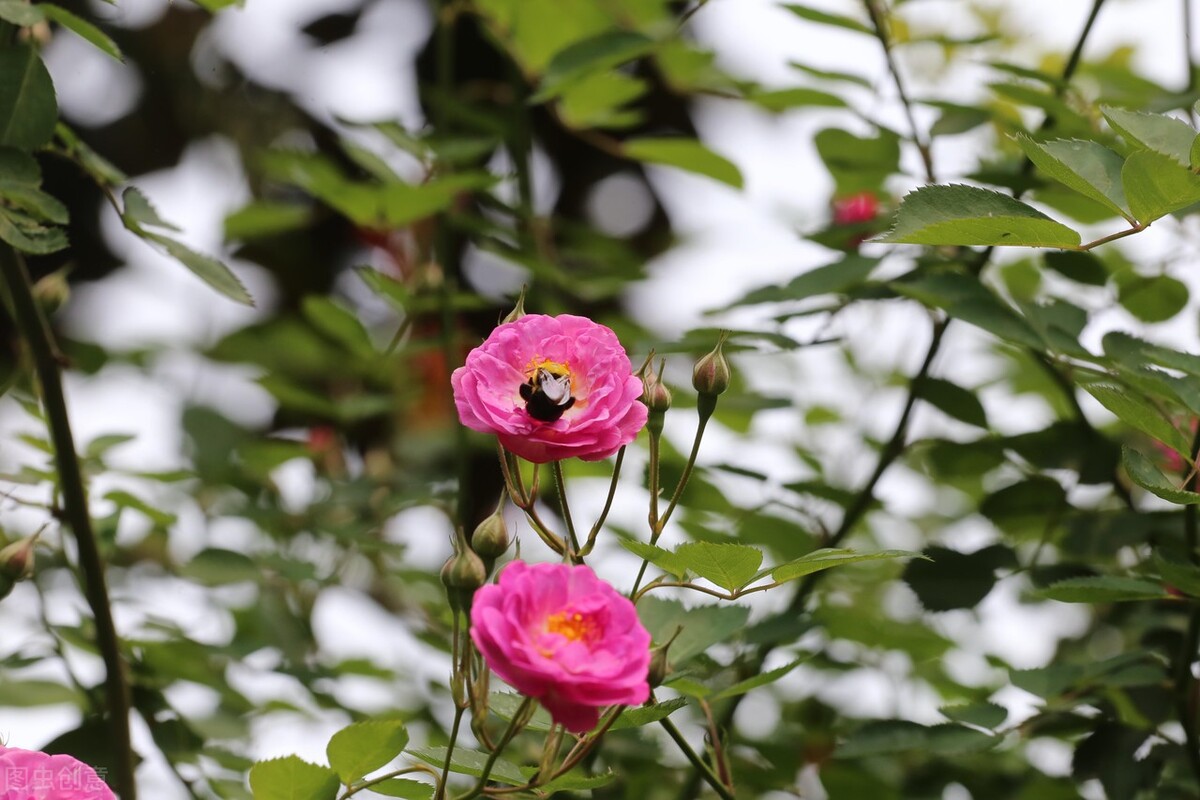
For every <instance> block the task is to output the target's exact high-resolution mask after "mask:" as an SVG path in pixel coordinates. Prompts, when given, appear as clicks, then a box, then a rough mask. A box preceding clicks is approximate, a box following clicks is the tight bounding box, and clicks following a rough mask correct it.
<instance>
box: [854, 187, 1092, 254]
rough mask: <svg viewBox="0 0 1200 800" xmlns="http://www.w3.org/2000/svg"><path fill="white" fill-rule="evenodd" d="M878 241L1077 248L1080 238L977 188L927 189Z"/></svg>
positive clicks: (911, 197)
mask: <svg viewBox="0 0 1200 800" xmlns="http://www.w3.org/2000/svg"><path fill="white" fill-rule="evenodd" d="M876 241H880V242H891V243H896V244H930V245H951V244H955V245H986V246H1021V247H1061V248H1067V249H1070V248H1073V247H1078V246H1079V243H1080V238H1079V234H1078V233H1076V232H1075V231H1073V230H1071V229H1070V228H1068V227H1067V226H1066V225H1063V224H1062V223H1060V222H1055V221H1054V220H1052V219H1050V218H1049V217H1047V216H1046V215H1045V214H1043V213H1042V212H1040V211H1038V210H1037V209H1035V208H1032V207H1031V206H1027V205H1025V204H1024V203H1022V202H1020V201H1019V200H1014V199H1012V198H1011V197H1009V196H1008V195H1006V194H1001V193H1000V192H993V191H990V190H988V189H978V188H975V187H974V186H962V185H950V186H925V187H923V188H921V189H917V190H916V191H915V192H912V193H910V194H908V195H906V196H905V198H904V200H903V202H902V203H901V204H900V209H899V210H898V211H897V212H896V218H895V224H894V226H893V227H892V229H891V230H890V231H888V232H887V233H885V234H884V235H883V236H881V237H879V238H878V239H877V240H876Z"/></svg>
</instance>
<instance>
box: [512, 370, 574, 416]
mask: <svg viewBox="0 0 1200 800" xmlns="http://www.w3.org/2000/svg"><path fill="white" fill-rule="evenodd" d="M521 399H523V400H524V401H525V410H526V411H527V412H529V416H531V417H533V418H534V419H536V420H538V421H540V422H554V421H555V420H557V419H559V418H560V417H561V416H562V415H563V412H565V411H566V410H567V409H568V408H570V407H571V406H573V405H575V398H574V397H572V396H571V376H570V375H568V374H567V373H565V372H564V373H559V372H556V371H554V370H551V369H547V368H546V367H539V368H538V370H537V372H535V373H534V375H533V377H532V378H530V379H529V382H528V383H523V384H521Z"/></svg>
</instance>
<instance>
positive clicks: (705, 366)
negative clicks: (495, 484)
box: [692, 333, 730, 397]
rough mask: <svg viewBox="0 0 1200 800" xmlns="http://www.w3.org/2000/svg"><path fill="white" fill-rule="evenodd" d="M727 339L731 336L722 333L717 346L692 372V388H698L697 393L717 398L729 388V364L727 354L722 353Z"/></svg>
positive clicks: (698, 362) (697, 363)
mask: <svg viewBox="0 0 1200 800" xmlns="http://www.w3.org/2000/svg"><path fill="white" fill-rule="evenodd" d="M727 338H729V334H728V333H722V334H721V338H720V339H718V340H717V346H716V347H714V348H713V349H712V352H711V353H709V354H708V355H706V356H704V358H702V359H700V360H699V361H697V362H696V368H695V369H693V370H692V386H694V387H696V391H697V392H699V393H700V394H702V395H705V394H706V395H712V396H714V397H715V396H716V395H719V394H721V393H722V392H724V391H725V390H726V389H728V388H729V379H730V372H729V362H728V361H727V360H726V359H725V353H724V352H722V348H723V347H724V346H725V340H726V339H727Z"/></svg>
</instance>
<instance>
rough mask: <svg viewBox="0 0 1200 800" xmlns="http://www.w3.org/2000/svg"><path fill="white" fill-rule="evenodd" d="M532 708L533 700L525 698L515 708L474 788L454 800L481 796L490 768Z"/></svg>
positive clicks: (519, 730) (522, 724)
mask: <svg viewBox="0 0 1200 800" xmlns="http://www.w3.org/2000/svg"><path fill="white" fill-rule="evenodd" d="M532 706H533V698H532V697H526V698H525V699H524V701H522V702H521V705H520V706H518V707H517V711H516V713H514V714H513V718H512V720H510V721H509V723H508V728H506V729H505V731H504V735H503V736H501V737H500V741H499V742H497V743H496V749H495V750H493V751H492V752H491V754H489V755H488V758H487V761H485V762H484V764H483V770H482V772H481V773H480V775H479V780H478V781H477V782H476V783H475V787H474V788H473V789H471V790H470V791H468V792H467V793H466V794H462V795H459V796H458V797H456V798H454V800H471V798H472V797H478V796H479V795H481V794H483V790H484V787H485V786H487V782H488V777H489V776H490V775H491V774H492V767H494V766H495V765H496V759H498V758H499V757H500V753H501V752H502V751H503V750H504V748H505V747H506V746H507V745H508V743H509V742H511V741H512V740H513V738H514V737H515V736H516V735H517V734H518V733H520V732H521V729H522V728H524V727H525V724H526V723H527V722H529V710H530V708H531V707H532ZM449 765H450V754H449V753H447V754H446V766H447V768H449Z"/></svg>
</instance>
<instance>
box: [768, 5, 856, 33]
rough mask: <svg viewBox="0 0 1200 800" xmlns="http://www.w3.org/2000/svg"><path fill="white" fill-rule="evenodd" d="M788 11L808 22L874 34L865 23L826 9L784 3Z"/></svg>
mask: <svg viewBox="0 0 1200 800" xmlns="http://www.w3.org/2000/svg"><path fill="white" fill-rule="evenodd" d="M784 8H786V9H787V10H788V11H790V12H792V13H793V14H795V15H796V16H798V17H800V18H801V19H806V20H808V21H809V22H816V23H818V24H820V25H832V26H833V27H835V28H845V29H846V30H848V31H854V32H855V33H866V34H871V35H874V32H873V31H872V30H871V28H870V27H868V26H867V25H866V24H864V23H862V22H859V21H858V20H856V19H854V18H853V17H847V16H845V15H843V14H831V13H829V12H827V11H820V10H818V9H815V8H809V7H808V6H802V5H798V4H794V3H790V4H788V5H785V6H784Z"/></svg>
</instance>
